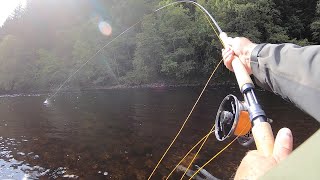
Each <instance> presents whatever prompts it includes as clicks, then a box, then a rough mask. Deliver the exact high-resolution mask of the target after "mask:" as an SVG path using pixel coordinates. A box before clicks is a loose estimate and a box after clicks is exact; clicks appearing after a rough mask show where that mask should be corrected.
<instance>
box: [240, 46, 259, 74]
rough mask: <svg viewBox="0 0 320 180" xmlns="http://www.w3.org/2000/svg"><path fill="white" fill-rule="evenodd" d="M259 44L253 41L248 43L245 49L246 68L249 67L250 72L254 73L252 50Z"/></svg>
mask: <svg viewBox="0 0 320 180" xmlns="http://www.w3.org/2000/svg"><path fill="white" fill-rule="evenodd" d="M257 46H258V45H257V44H255V43H251V44H249V45H247V46H246V48H245V49H244V60H245V62H243V63H244V64H245V66H246V69H247V71H248V73H249V74H252V69H251V62H252V59H251V56H252V52H253V51H254V49H255V48H256V47H257Z"/></svg>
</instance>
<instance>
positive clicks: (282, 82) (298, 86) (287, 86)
mask: <svg viewBox="0 0 320 180" xmlns="http://www.w3.org/2000/svg"><path fill="white" fill-rule="evenodd" d="M253 52H257V53H255V54H256V55H253V56H251V63H250V64H251V68H252V72H253V75H254V76H255V78H256V81H257V84H258V85H260V86H261V87H263V88H265V89H268V90H271V91H273V92H274V93H276V94H279V95H280V96H282V97H283V98H284V99H286V100H289V101H291V102H292V103H294V104H295V105H296V106H297V107H299V108H300V109H302V110H303V111H305V112H306V113H308V114H309V115H311V116H312V117H314V118H315V119H317V120H318V121H319V122H320V46H306V47H300V46H297V45H294V44H266V45H264V46H263V45H258V46H257V47H256V48H255V50H254V51H253ZM253 54H254V53H253Z"/></svg>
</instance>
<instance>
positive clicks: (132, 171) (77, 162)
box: [0, 87, 320, 179]
mask: <svg viewBox="0 0 320 180" xmlns="http://www.w3.org/2000/svg"><path fill="white" fill-rule="evenodd" d="M200 91H201V88H199V87H181V88H164V87H163V88H150V89H118V90H95V91H84V92H64V93H60V94H58V96H57V97H56V98H55V100H54V101H51V102H50V103H49V104H48V105H44V104H43V101H44V100H45V99H46V98H47V95H46V94H20V95H10V96H8V95H6V96H1V98H0V115H1V116H0V149H1V152H0V172H1V174H0V179H6V178H7V179H8V178H12V179H23V178H27V179H38V178H44V179H47V178H52V179H55V178H61V177H68V178H83V179H146V178H147V177H148V175H149V174H150V172H151V171H152V169H153V168H154V166H155V164H156V163H157V161H158V160H159V158H160V157H161V155H162V154H163V152H164V151H165V149H166V148H167V146H168V145H169V144H170V142H171V140H172V138H173V137H174V135H175V134H176V132H177V131H178V130H179V128H180V126H181V124H182V123H183V121H184V119H185V118H186V116H187V114H188V113H189V111H190V109H191V107H192V105H193V103H194V101H195V100H196V98H197V97H198V95H199V93H200ZM230 93H233V94H236V95H237V96H238V97H240V94H239V93H238V89H237V88H236V87H233V88H230V87H210V88H209V89H208V90H206V92H205V94H204V96H203V99H202V100H201V101H200V103H199V105H198V106H197V107H196V109H195V111H194V114H193V115H192V116H191V118H190V120H189V122H188V123H187V125H186V127H185V129H184V130H183V132H182V134H181V136H180V138H179V139H178V140H177V142H176V143H175V145H174V146H173V147H172V149H171V151H169V153H168V156H167V157H166V158H165V159H164V161H163V163H162V164H161V165H160V167H159V169H158V170H157V171H156V174H155V176H154V179H161V177H162V176H165V175H167V174H168V173H169V172H170V171H171V169H172V168H173V167H174V166H175V164H176V163H177V162H178V161H179V160H180V158H181V157H183V155H184V154H185V153H186V152H187V151H188V150H189V149H190V148H191V147H192V145H193V144H195V143H196V142H197V141H198V140H199V139H201V138H202V137H203V136H204V135H205V134H206V133H207V132H208V131H209V129H210V128H211V126H212V125H213V123H214V118H215V115H216V111H217V108H218V106H219V104H220V102H221V101H222V99H223V98H224V96H225V95H227V94H230ZM257 97H258V98H259V100H260V102H261V104H262V105H263V107H264V109H265V111H266V113H267V115H268V116H269V117H270V118H271V119H273V121H274V122H273V124H272V127H273V129H274V132H276V131H278V130H279V129H280V128H281V127H289V128H290V129H292V131H293V135H294V138H295V139H294V147H295V148H296V147H297V146H299V145H300V144H301V143H302V142H303V141H305V140H306V139H307V138H308V137H310V136H311V135H312V134H313V133H314V132H315V131H316V130H318V129H319V127H320V125H319V123H318V122H317V121H315V120H314V119H312V118H311V117H309V116H307V115H306V114H304V113H303V112H301V111H300V110H299V109H297V108H295V107H294V106H293V105H292V104H290V103H288V102H285V101H284V100H282V99H281V98H280V97H278V96H276V95H273V94H271V93H269V92H265V91H257ZM230 141H231V139H229V140H227V141H226V142H218V141H216V140H215V137H214V136H210V138H209V140H208V143H207V144H206V145H205V146H204V149H203V150H202V151H201V153H200V155H199V157H198V158H197V159H196V162H195V164H197V165H202V164H203V163H205V162H206V161H207V160H208V159H209V158H210V157H212V156H213V155H214V154H215V153H217V152H218V151H219V150H220V149H222V148H223V147H224V146H225V145H226V144H227V143H228V142H230ZM253 148H254V145H252V146H250V147H242V146H240V145H239V144H238V143H234V144H233V145H232V146H230V147H229V148H228V149H227V150H226V151H225V152H224V153H222V154H221V155H220V156H219V157H218V158H216V159H215V160H214V161H213V162H212V163H210V164H209V165H208V166H207V167H206V168H205V169H206V170H207V171H209V172H210V173H211V174H213V175H214V176H216V177H218V178H221V179H229V178H230V177H232V176H233V175H234V173H235V171H236V168H237V166H238V165H239V163H240V161H241V159H242V158H243V156H244V155H245V153H246V152H247V151H248V149H253ZM189 159H190V158H189ZM184 165H185V164H184ZM178 175H179V174H178V173H176V174H175V175H174V177H176V178H178Z"/></svg>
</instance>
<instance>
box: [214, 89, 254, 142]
mask: <svg viewBox="0 0 320 180" xmlns="http://www.w3.org/2000/svg"><path fill="white" fill-rule="evenodd" d="M215 125H216V128H215V135H216V138H217V139H218V140H219V141H224V140H225V139H227V138H228V137H231V136H232V135H235V136H238V135H239V138H238V142H239V143H240V144H241V145H243V146H248V145H250V144H251V143H252V142H253V141H254V139H253V136H252V133H251V128H252V125H251V122H250V118H249V112H248V111H247V108H246V105H245V104H244V102H240V101H239V100H238V99H237V97H236V96H234V95H231V94H230V95H228V96H226V97H225V98H224V99H223V101H222V102H221V104H220V107H219V109H218V112H217V116H216V120H215Z"/></svg>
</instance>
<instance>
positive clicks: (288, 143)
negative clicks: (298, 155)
mask: <svg viewBox="0 0 320 180" xmlns="http://www.w3.org/2000/svg"><path fill="white" fill-rule="evenodd" d="M292 147H293V137H292V132H291V130H290V129H288V128H282V129H280V130H279V132H278V134H277V137H276V140H275V143H274V149H273V157H274V158H275V159H276V161H277V162H280V161H282V160H284V159H285V158H286V157H287V156H288V155H289V154H290V153H291V152H292Z"/></svg>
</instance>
